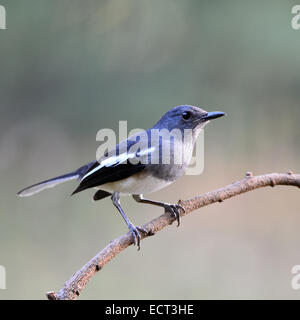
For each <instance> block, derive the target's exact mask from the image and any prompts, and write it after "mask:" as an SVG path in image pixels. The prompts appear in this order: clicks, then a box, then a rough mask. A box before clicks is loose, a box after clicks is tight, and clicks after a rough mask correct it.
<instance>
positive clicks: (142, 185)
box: [97, 171, 173, 195]
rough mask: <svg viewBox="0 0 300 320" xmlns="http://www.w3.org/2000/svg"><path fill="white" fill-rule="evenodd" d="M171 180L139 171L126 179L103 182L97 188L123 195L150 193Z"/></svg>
mask: <svg viewBox="0 0 300 320" xmlns="http://www.w3.org/2000/svg"><path fill="white" fill-rule="evenodd" d="M172 182H173V181H167V180H163V179H160V178H158V177H155V176H152V175H149V174H148V173H147V171H141V172H139V173H137V174H134V175H133V176H130V177H128V178H126V179H122V180H119V181H115V182H109V183H106V184H103V185H101V186H99V187H97V189H101V190H104V191H107V192H110V193H113V192H120V193H121V194H123V195H128V194H143V193H151V192H154V191H157V190H159V189H162V188H164V187H166V186H167V185H169V184H171V183H172Z"/></svg>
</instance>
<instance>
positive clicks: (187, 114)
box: [182, 111, 191, 120]
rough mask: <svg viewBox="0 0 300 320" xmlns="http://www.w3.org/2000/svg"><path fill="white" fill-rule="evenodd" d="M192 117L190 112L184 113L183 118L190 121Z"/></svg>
mask: <svg viewBox="0 0 300 320" xmlns="http://www.w3.org/2000/svg"><path fill="white" fill-rule="evenodd" d="M190 116H191V113H190V112H189V111H185V112H183V113H182V118H183V119H184V120H187V119H189V118H190Z"/></svg>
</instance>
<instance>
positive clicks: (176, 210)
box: [165, 204, 185, 227]
mask: <svg viewBox="0 0 300 320" xmlns="http://www.w3.org/2000/svg"><path fill="white" fill-rule="evenodd" d="M180 210H181V211H182V212H183V213H184V212H185V209H184V207H183V206H181V205H180V204H165V211H168V212H171V213H172V214H173V216H174V217H175V218H176V220H177V227H179V225H180Z"/></svg>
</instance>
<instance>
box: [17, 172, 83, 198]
mask: <svg viewBox="0 0 300 320" xmlns="http://www.w3.org/2000/svg"><path fill="white" fill-rule="evenodd" d="M79 176H80V173H79V172H78V170H76V171H73V172H70V173H67V174H64V175H62V176H59V177H55V178H52V179H49V180H45V181H42V182H39V183H36V184H34V185H32V186H30V187H27V188H25V189H23V190H21V191H19V192H18V193H17V195H18V196H20V197H29V196H32V195H33V194H35V193H38V192H40V191H42V190H44V189H48V188H53V187H55V186H56V185H58V184H60V183H62V182H65V181H69V180H75V179H78V178H79Z"/></svg>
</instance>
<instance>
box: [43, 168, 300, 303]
mask: <svg viewBox="0 0 300 320" xmlns="http://www.w3.org/2000/svg"><path fill="white" fill-rule="evenodd" d="M276 185H287V186H297V187H299V188H300V175H299V174H293V173H292V172H288V173H285V174H279V173H271V174H265V175H260V176H253V175H252V173H251V172H247V173H246V177H245V178H244V179H243V180H241V181H237V182H234V183H232V184H230V185H227V186H225V187H224V188H220V189H217V190H215V191H211V192H207V193H204V194H202V195H200V196H197V197H195V198H192V199H190V200H185V201H182V200H179V203H180V205H181V206H183V207H184V208H185V213H182V214H181V216H182V217H183V216H185V215H187V214H189V213H191V212H192V211H195V210H197V209H199V208H202V207H204V206H207V205H209V204H212V203H215V202H222V201H224V200H226V199H229V198H232V197H234V196H237V195H239V194H242V193H245V192H248V191H251V190H254V189H258V188H262V187H267V186H271V187H274V186H276ZM175 220H176V219H175V218H174V216H172V215H171V214H170V213H168V212H166V213H164V214H163V215H161V216H159V217H158V218H156V219H154V220H152V221H150V222H148V223H146V224H145V225H143V226H142V227H143V228H145V229H146V231H147V232H148V233H147V234H142V235H141V236H142V239H144V238H146V237H149V236H151V235H154V234H156V233H157V232H159V231H160V230H162V229H164V228H165V227H166V226H168V225H170V224H172V223H173V222H174V221H175ZM132 244H133V241H132V237H131V235H130V233H127V234H124V235H122V236H121V237H119V238H117V239H115V240H113V241H111V242H110V243H109V244H108V245H107V246H106V247H105V248H104V249H103V250H101V251H100V252H99V253H98V254H97V255H96V256H95V257H94V258H92V259H91V260H90V261H89V262H87V263H86V264H85V265H84V266H83V267H82V268H81V269H80V270H78V271H77V272H76V273H75V274H74V275H73V276H72V277H71V278H70V279H69V280H68V281H66V282H65V284H64V287H63V288H62V289H60V290H59V291H58V293H55V292H54V291H51V292H48V293H47V294H46V296H47V298H48V299H49V300H74V299H77V297H78V296H79V295H80V292H81V291H82V290H83V289H84V287H85V286H86V285H87V283H88V281H89V280H90V279H91V277H92V276H93V275H94V274H95V273H96V272H98V271H100V270H101V269H102V268H103V267H104V266H105V265H106V264H107V263H108V262H109V261H110V260H112V259H113V258H114V257H115V256H116V255H118V254H119V253H120V252H121V251H123V250H125V249H126V248H127V247H129V246H130V245H132Z"/></svg>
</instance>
